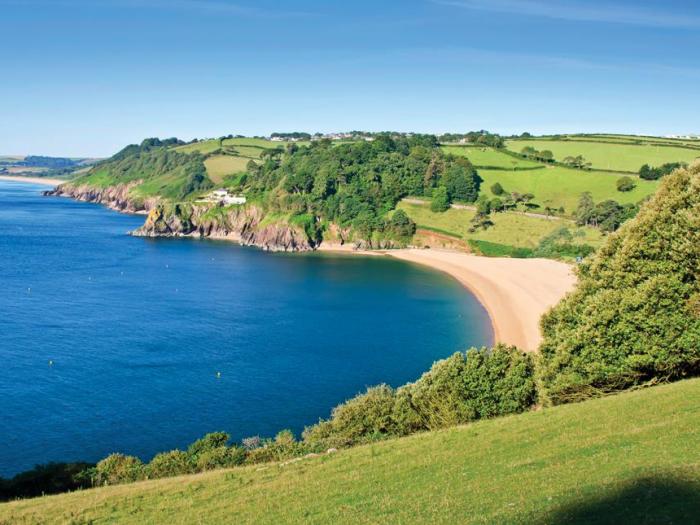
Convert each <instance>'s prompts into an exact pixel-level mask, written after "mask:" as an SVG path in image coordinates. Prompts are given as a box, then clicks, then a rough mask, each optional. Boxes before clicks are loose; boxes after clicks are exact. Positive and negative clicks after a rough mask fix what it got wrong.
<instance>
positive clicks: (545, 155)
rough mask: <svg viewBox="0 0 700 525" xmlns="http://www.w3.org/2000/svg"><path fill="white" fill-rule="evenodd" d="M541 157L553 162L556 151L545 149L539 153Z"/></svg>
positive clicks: (544, 160) (542, 159)
mask: <svg viewBox="0 0 700 525" xmlns="http://www.w3.org/2000/svg"><path fill="white" fill-rule="evenodd" d="M539 159H540V160H541V161H543V162H552V161H554V153H552V152H551V151H550V150H548V149H546V150H543V151H541V152H540V154H539Z"/></svg>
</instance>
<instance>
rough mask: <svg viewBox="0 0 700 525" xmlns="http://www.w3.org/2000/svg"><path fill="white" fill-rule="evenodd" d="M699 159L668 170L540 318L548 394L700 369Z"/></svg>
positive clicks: (592, 392) (584, 394)
mask: <svg viewBox="0 0 700 525" xmlns="http://www.w3.org/2000/svg"><path fill="white" fill-rule="evenodd" d="M698 207H700V163H696V164H695V165H693V166H691V167H690V168H688V169H680V170H677V171H675V172H674V173H672V174H670V175H668V176H666V177H664V179H663V181H662V183H661V184H660V186H659V188H658V190H657V191H656V193H655V194H654V196H653V197H652V198H651V199H650V200H649V201H648V202H647V203H646V204H644V205H643V207H642V209H641V210H640V212H639V214H638V215H637V216H636V218H634V219H633V220H631V221H629V222H627V223H626V224H625V225H623V226H622V228H620V230H619V231H618V233H617V234H616V235H612V236H609V237H608V238H607V241H606V243H605V245H604V246H603V247H601V248H600V249H599V250H598V251H597V252H596V253H595V254H594V255H593V256H592V257H591V259H590V260H589V261H587V262H584V264H583V265H581V267H580V271H579V284H578V287H577V288H576V290H575V291H574V292H573V293H571V294H569V295H567V296H566V298H564V299H563V300H562V301H561V302H560V303H559V304H558V305H557V306H556V307H555V308H554V309H553V310H551V311H550V312H549V313H548V314H546V315H545V317H544V318H543V320H542V332H543V342H542V345H541V346H540V354H541V356H542V368H541V370H540V377H541V381H542V385H543V386H544V392H545V394H546V400H548V401H549V402H551V403H566V402H571V401H577V400H581V399H585V398H588V397H591V396H597V395H603V394H606V393H609V392H613V391H617V390H621V389H625V388H629V387H631V386H635V385H645V384H654V383H656V382H664V381H668V380H674V379H680V378H684V377H691V376H694V375H699V374H700V310H699V309H698V304H700V279H699V278H698V268H700V215H698V213H697V211H696V210H697V209H698Z"/></svg>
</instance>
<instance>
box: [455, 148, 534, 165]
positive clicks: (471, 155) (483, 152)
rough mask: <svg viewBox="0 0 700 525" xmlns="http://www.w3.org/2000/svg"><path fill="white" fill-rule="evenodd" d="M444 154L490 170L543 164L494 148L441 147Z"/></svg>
mask: <svg viewBox="0 0 700 525" xmlns="http://www.w3.org/2000/svg"><path fill="white" fill-rule="evenodd" d="M442 150H443V151H444V152H445V153H451V154H453V155H458V156H460V157H467V158H468V159H469V161H470V162H471V163H472V164H474V166H476V167H477V168H478V167H492V168H503V169H510V170H512V169H513V168H544V165H543V164H540V163H539V162H536V161H533V160H527V159H519V158H517V157H513V156H511V155H508V154H507V153H502V152H499V151H498V150H496V149H494V148H488V147H479V146H442Z"/></svg>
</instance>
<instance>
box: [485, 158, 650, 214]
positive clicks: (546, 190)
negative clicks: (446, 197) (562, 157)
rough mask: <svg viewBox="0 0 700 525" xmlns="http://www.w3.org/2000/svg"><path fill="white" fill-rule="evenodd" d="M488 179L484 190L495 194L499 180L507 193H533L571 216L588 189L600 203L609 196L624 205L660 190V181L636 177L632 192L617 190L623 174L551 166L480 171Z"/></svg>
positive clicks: (542, 206)
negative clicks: (538, 168) (492, 189)
mask: <svg viewBox="0 0 700 525" xmlns="http://www.w3.org/2000/svg"><path fill="white" fill-rule="evenodd" d="M479 175H480V176H481V178H482V179H483V180H484V182H483V183H482V189H483V190H485V194H486V195H488V196H490V197H492V196H493V195H492V194H491V191H490V188H491V186H492V185H493V184H494V183H496V182H499V183H500V184H501V185H502V186H503V188H504V189H505V191H506V192H513V191H515V192H519V193H532V194H533V195H534V196H535V199H534V201H533V202H534V203H536V204H539V205H540V207H541V208H545V207H546V206H549V207H550V208H556V209H558V208H559V207H560V206H563V207H564V210H565V213H566V214H567V215H571V214H572V213H573V211H574V210H575V209H576V206H577V204H578V200H579V197H580V196H581V194H582V193H583V192H585V191H588V192H590V193H591V195H592V196H593V200H594V201H596V202H598V201H602V200H606V199H612V200H615V201H617V202H619V203H621V204H627V203H637V202H639V201H640V200H642V199H643V198H644V197H646V196H648V195H651V194H652V193H654V191H656V187H657V186H658V182H657V181H645V180H642V179H637V180H635V182H636V184H637V187H636V188H635V189H634V190H632V191H628V192H620V191H617V188H616V186H615V183H616V182H617V180H618V179H619V178H620V176H621V175H617V174H614V173H605V172H600V171H583V170H574V169H569V168H562V167H559V166H549V167H547V168H545V169H541V170H528V171H512V170H484V169H481V170H479Z"/></svg>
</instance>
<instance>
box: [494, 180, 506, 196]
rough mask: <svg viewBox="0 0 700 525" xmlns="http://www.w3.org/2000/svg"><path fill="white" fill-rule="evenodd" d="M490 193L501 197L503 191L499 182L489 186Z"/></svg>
mask: <svg viewBox="0 0 700 525" xmlns="http://www.w3.org/2000/svg"><path fill="white" fill-rule="evenodd" d="M491 193H493V194H494V195H503V194H504V193H505V190H504V189H503V186H501V183H500V182H496V183H495V184H492V185H491Z"/></svg>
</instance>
